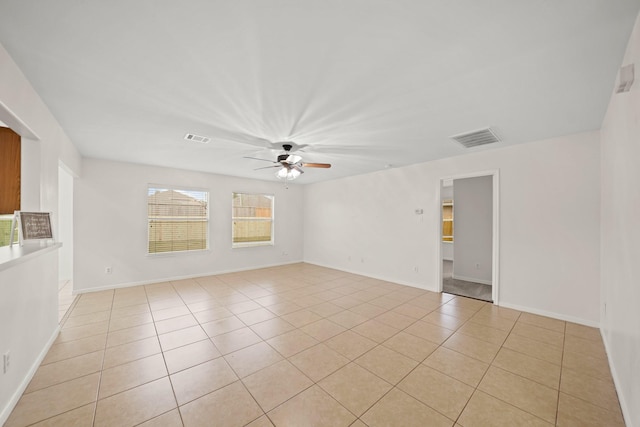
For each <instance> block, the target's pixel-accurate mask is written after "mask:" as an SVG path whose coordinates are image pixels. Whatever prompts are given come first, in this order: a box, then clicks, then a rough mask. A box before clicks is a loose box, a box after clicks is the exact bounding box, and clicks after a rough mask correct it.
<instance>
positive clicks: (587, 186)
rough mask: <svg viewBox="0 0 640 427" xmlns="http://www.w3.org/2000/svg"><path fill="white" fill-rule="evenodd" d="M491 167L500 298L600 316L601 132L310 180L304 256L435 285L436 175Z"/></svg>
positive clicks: (594, 319) (577, 315)
mask: <svg viewBox="0 0 640 427" xmlns="http://www.w3.org/2000/svg"><path fill="white" fill-rule="evenodd" d="M496 169H499V171H500V190H499V191H500V212H499V214H500V230H499V232H500V255H499V256H500V272H499V273H500V295H499V296H498V299H497V301H498V302H499V303H500V304H502V305H508V306H511V307H516V308H518V307H519V308H525V309H527V310H530V311H534V312H538V313H541V314H547V315H551V316H555V317H559V318H564V319H569V320H573V321H577V322H581V323H585V324H591V325H597V324H598V322H599V301H600V292H599V281H598V277H599V274H600V255H599V249H598V248H599V245H600V232H599V230H600V190H599V189H600V183H599V170H600V165H599V133H598V132H588V133H582V134H578V135H570V136H566V137H560V138H554V139H549V140H544V141H538V142H532V143H528V144H522V145H519V146H514V147H508V148H503V149H496V150H492V151H484V152H479V153H475V154H468V155H463V156H459V157H453V158H449V159H443V160H438V161H433V162H428V163H423V164H418V165H413V166H408V167H403V168H398V169H392V170H385V171H380V172H377V173H372V174H368V175H361V176H355V177H350V178H344V179H339V180H334V181H328V182H323V183H317V184H312V185H308V186H306V189H305V202H304V205H305V210H304V212H305V223H304V227H305V229H304V236H305V241H304V255H305V261H307V262H310V263H315V264H319V265H325V266H329V267H334V268H338V269H342V270H347V271H353V272H356V273H361V274H365V275H369V276H374V277H379V278H384V279H388V280H393V281H396V282H399V283H404V284H408V285H412V286H417V287H421V288H425V289H430V290H436V289H437V288H438V286H437V278H438V269H439V263H440V259H439V258H438V245H439V242H440V239H439V236H440V227H441V225H440V209H441V207H440V200H439V199H438V196H437V194H438V191H437V189H438V186H439V185H440V179H441V178H444V177H451V176H459V175H464V174H472V173H477V172H484V171H491V170H496ZM416 208H423V209H424V215H415V213H414V210H415V209H416ZM349 257H350V259H349ZM414 267H417V268H418V272H415V270H414ZM576 295H579V296H580V298H576Z"/></svg>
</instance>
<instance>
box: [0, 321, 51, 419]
mask: <svg viewBox="0 0 640 427" xmlns="http://www.w3.org/2000/svg"><path fill="white" fill-rule="evenodd" d="M59 333H60V325H58V326H57V327H56V329H55V330H54V331H53V334H51V336H50V337H49V340H48V341H47V343H46V344H45V345H44V348H43V349H42V351H40V354H39V355H38V357H37V358H36V360H35V361H34V362H33V364H32V365H31V367H30V368H29V370H28V371H27V373H26V375H25V376H24V378H23V379H22V382H20V385H19V386H18V388H17V389H16V391H15V392H14V393H13V395H12V396H11V399H9V401H8V402H7V405H6V406H5V407H4V408H2V411H0V426H1V425H4V423H6V422H7V420H8V419H9V415H11V411H13V408H15V407H16V405H17V404H18V401H19V400H20V397H22V394H23V393H24V391H25V390H26V389H27V387H28V386H29V383H30V382H31V379H32V378H33V376H34V375H35V374H36V371H37V370H38V368H39V367H40V364H41V363H42V361H43V360H44V358H45V356H46V355H47V353H48V352H49V349H50V348H51V346H52V345H53V343H54V341H55V340H56V338H58V334H59Z"/></svg>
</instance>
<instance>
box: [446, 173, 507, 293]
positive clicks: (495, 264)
mask: <svg viewBox="0 0 640 427" xmlns="http://www.w3.org/2000/svg"><path fill="white" fill-rule="evenodd" d="M481 176H491V177H493V179H492V182H493V188H492V191H493V196H492V197H493V201H492V202H493V203H492V210H493V212H492V215H493V222H492V224H493V240H492V246H493V247H492V258H493V259H492V268H491V283H489V284H490V285H491V299H492V300H493V303H494V304H495V305H500V169H493V170H488V171H480V172H470V173H466V174H460V175H454V176H444V177H441V178H440V180H439V181H438V188H437V191H436V193H437V194H436V200H437V203H438V205H437V209H438V212H439V215H437V216H436V218H437V220H438V229H439V230H440V233H438V248H437V250H436V254H437V257H438V268H437V269H436V270H435V271H436V287H437V290H436V292H442V276H443V272H442V259H443V258H442V244H441V243H443V242H442V187H443V185H444V183H445V182H449V181H451V182H453V180H455V179H465V178H477V177H481ZM454 191H455V190H454ZM474 281H476V282H477V281H478V280H474Z"/></svg>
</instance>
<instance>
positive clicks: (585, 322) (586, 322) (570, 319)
mask: <svg viewBox="0 0 640 427" xmlns="http://www.w3.org/2000/svg"><path fill="white" fill-rule="evenodd" d="M497 305H500V307H505V308H511V309H513V310H518V311H524V312H527V313H531V314H537V315H540V316H545V317H551V318H552V319H558V320H564V321H566V322H572V323H577V324H579V325H584V326H590V327H592V328H598V329H600V322H596V321H593V320H587V319H581V318H579V317H573V316H567V315H566V314H560V313H555V312H553V311H547V310H540V309H537V308H532V307H527V306H523V305H518V304H511V303H508V302H503V301H500V304H497Z"/></svg>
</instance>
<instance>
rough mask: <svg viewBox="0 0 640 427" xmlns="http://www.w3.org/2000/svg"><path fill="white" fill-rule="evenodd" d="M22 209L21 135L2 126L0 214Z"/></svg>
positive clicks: (0, 144) (0, 146) (0, 139)
mask: <svg viewBox="0 0 640 427" xmlns="http://www.w3.org/2000/svg"><path fill="white" fill-rule="evenodd" d="M17 210H20V135H18V134H17V133H15V132H14V131H12V130H11V129H9V128H5V127H0V214H12V213H13V211H17Z"/></svg>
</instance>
